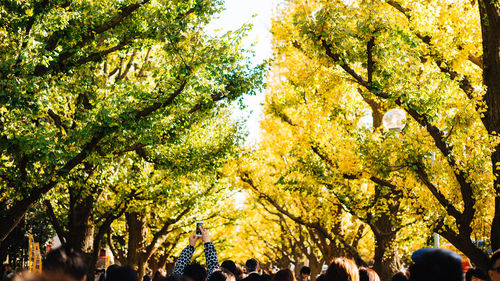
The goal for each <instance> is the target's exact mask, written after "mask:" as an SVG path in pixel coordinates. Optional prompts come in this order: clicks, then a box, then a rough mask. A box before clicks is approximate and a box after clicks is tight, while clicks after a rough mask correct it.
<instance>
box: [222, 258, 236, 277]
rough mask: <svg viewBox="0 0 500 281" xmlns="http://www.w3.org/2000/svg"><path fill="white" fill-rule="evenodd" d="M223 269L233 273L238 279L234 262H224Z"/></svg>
mask: <svg viewBox="0 0 500 281" xmlns="http://www.w3.org/2000/svg"><path fill="white" fill-rule="evenodd" d="M220 266H221V267H223V268H225V269H227V270H229V271H231V273H233V274H234V276H235V277H236V275H237V274H236V263H234V261H231V260H227V261H223V262H222V263H221V265H220Z"/></svg>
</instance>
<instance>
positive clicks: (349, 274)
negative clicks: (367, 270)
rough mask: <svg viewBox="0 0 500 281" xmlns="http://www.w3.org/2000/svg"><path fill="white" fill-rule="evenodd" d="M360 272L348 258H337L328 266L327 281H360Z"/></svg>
mask: <svg viewBox="0 0 500 281" xmlns="http://www.w3.org/2000/svg"><path fill="white" fill-rule="evenodd" d="M358 280H359V270H358V267H357V266H356V264H355V263H354V262H353V261H352V260H350V259H347V258H336V259H334V260H333V262H332V263H331V264H330V266H328V269H327V270H326V274H325V281H358Z"/></svg>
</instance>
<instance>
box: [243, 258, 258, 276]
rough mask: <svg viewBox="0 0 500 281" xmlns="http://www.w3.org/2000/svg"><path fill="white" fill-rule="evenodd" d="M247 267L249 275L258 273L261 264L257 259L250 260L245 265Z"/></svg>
mask: <svg viewBox="0 0 500 281" xmlns="http://www.w3.org/2000/svg"><path fill="white" fill-rule="evenodd" d="M245 267H246V268H247V270H248V273H250V272H252V271H256V270H257V268H258V267H259V263H258V262H257V260H256V259H249V260H247V262H246V263H245Z"/></svg>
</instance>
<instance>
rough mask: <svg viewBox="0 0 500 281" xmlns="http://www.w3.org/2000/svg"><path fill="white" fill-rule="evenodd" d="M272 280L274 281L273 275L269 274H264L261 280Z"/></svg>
mask: <svg viewBox="0 0 500 281" xmlns="http://www.w3.org/2000/svg"><path fill="white" fill-rule="evenodd" d="M271 279H272V277H271V275H268V274H262V275H261V276H260V280H262V281H271Z"/></svg>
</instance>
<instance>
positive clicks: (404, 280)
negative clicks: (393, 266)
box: [391, 271, 410, 281]
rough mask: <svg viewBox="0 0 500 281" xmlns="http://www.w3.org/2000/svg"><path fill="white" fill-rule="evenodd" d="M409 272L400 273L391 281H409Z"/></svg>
mask: <svg viewBox="0 0 500 281" xmlns="http://www.w3.org/2000/svg"><path fill="white" fill-rule="evenodd" d="M408 280H410V279H409V278H408V272H403V271H400V272H398V273H396V274H394V276H392V279H391V281H408Z"/></svg>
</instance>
